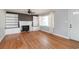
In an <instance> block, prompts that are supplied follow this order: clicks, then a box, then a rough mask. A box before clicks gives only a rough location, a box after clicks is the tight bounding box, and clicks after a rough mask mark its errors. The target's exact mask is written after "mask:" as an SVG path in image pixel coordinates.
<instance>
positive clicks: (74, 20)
mask: <svg viewBox="0 0 79 59" xmlns="http://www.w3.org/2000/svg"><path fill="white" fill-rule="evenodd" d="M69 17H70V18H69V20H70V21H69V36H70V39H74V40H77V41H79V11H78V10H72V11H70V16H69Z"/></svg>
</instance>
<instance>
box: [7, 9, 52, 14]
mask: <svg viewBox="0 0 79 59" xmlns="http://www.w3.org/2000/svg"><path fill="white" fill-rule="evenodd" d="M6 11H8V12H16V13H23V14H28V9H6ZM31 11H32V12H33V14H34V15H42V14H46V13H48V12H50V11H52V9H31Z"/></svg>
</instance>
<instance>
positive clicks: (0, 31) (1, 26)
mask: <svg viewBox="0 0 79 59" xmlns="http://www.w3.org/2000/svg"><path fill="white" fill-rule="evenodd" d="M4 35H5V11H4V10H2V9H0V41H1V40H2V38H3V37H4Z"/></svg>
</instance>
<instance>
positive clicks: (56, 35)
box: [41, 30, 69, 39]
mask: <svg viewBox="0 0 79 59" xmlns="http://www.w3.org/2000/svg"><path fill="white" fill-rule="evenodd" d="M41 31H44V32H47V33H50V32H49V31H45V30H41ZM50 34H53V35H56V36H59V37H63V38H66V39H69V37H67V36H64V35H60V34H56V33H50Z"/></svg>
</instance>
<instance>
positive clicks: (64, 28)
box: [54, 9, 68, 36]
mask: <svg viewBox="0 0 79 59" xmlns="http://www.w3.org/2000/svg"><path fill="white" fill-rule="evenodd" d="M54 15H55V16H54V33H56V34H59V35H63V36H68V10H66V9H58V10H55V12H54Z"/></svg>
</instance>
